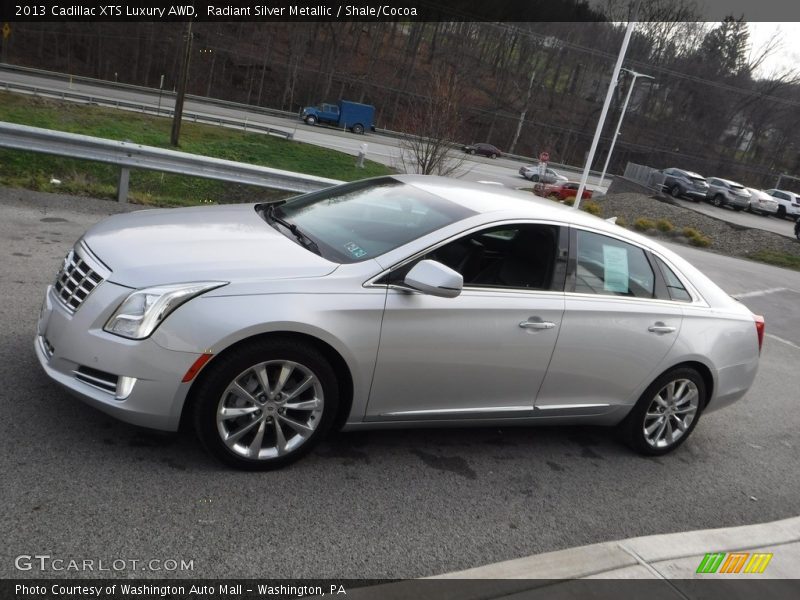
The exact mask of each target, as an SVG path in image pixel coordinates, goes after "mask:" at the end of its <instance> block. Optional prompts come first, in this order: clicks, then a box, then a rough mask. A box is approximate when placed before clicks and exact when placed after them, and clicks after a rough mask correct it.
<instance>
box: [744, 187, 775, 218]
mask: <svg viewBox="0 0 800 600" xmlns="http://www.w3.org/2000/svg"><path fill="white" fill-rule="evenodd" d="M746 189H747V191H748V192H750V202H749V203H748V205H747V210H749V211H750V212H752V213H758V214H760V215H764V216H769V215H776V214H777V213H778V206H780V205H779V204H778V201H777V200H776V199H775V198H773V197H772V196H770V195H769V194H768V193H766V192H763V191H761V190H757V189H755V188H746Z"/></svg>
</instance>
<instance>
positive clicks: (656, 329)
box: [647, 323, 677, 333]
mask: <svg viewBox="0 0 800 600" xmlns="http://www.w3.org/2000/svg"><path fill="white" fill-rule="evenodd" d="M676 329H677V328H676V327H670V326H669V325H664V324H663V323H656V324H655V325H650V327H648V328H647V331H650V332H652V333H674V332H675V331H676Z"/></svg>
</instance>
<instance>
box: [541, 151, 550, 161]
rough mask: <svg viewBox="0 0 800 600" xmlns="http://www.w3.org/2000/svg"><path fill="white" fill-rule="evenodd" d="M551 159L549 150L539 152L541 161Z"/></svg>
mask: <svg viewBox="0 0 800 600" xmlns="http://www.w3.org/2000/svg"><path fill="white" fill-rule="evenodd" d="M549 160H550V153H549V152H540V153H539V162H548V161H549Z"/></svg>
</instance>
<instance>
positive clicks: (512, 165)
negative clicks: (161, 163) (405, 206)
mask: <svg viewBox="0 0 800 600" xmlns="http://www.w3.org/2000/svg"><path fill="white" fill-rule="evenodd" d="M6 83H8V84H18V85H24V86H32V87H35V88H37V90H39V93H42V94H47V95H50V96H52V97H55V98H61V97H62V94H64V93H72V94H84V95H86V96H91V97H93V98H97V99H102V100H104V101H106V102H108V103H111V104H113V103H114V102H126V103H134V104H138V105H140V106H146V107H148V109H150V110H152V109H158V107H159V106H160V108H161V109H162V110H164V111H165V113H166V111H167V110H172V109H173V107H174V104H175V98H174V95H172V94H170V93H166V94H162V95H161V99H160V101H159V93H158V90H148V89H145V88H138V87H133V86H129V87H119V86H115V85H114V84H113V83H112V82H102V81H96V82H87V81H84V80H74V81H70V80H69V79H67V78H64V77H48V76H44V75H40V74H34V73H27V72H20V71H14V70H5V69H0V89H2V86H3V85H4V84H6ZM9 90H10V91H15V90H14V88H13V85H12V86H11V87H10V88H9ZM67 99H69V98H67ZM184 112H185V113H192V114H194V113H197V114H198V115H203V116H206V117H212V118H213V117H216V118H224V119H237V120H240V121H242V122H244V121H246V122H247V123H248V124H252V125H265V126H270V127H275V128H279V129H283V130H285V131H291V132H292V133H293V134H294V139H295V140H297V141H300V142H304V143H307V144H313V145H316V146H322V147H325V148H330V149H332V150H338V151H340V152H345V153H347V154H352V155H353V156H356V155H358V153H359V151H360V149H361V145H362V144H364V143H366V144H367V145H368V148H367V157H368V158H369V159H370V160H374V161H376V162H379V163H382V164H385V165H387V166H390V167H392V168H395V169H399V170H402V169H401V161H400V153H401V148H400V140H399V139H398V138H397V137H392V136H386V135H379V134H374V133H370V134H367V135H365V136H359V135H354V134H352V133H349V132H343V131H338V130H336V129H333V128H328V127H313V126H309V125H306V124H305V123H303V122H301V121H300V120H299V119H298V118H296V117H288V116H279V115H269V114H264V113H263V112H260V111H259V110H258V109H257V107H250V108H248V107H244V106H237V107H231V106H222V105H219V104H215V103H214V102H213V101H211V100H209V101H206V100H203V99H194V98H190V99H187V100H186V102H185V103H184ZM165 118H166V117H165ZM454 157H455V160H456V161H457V160H460V159H462V158H463V159H464V160H463V163H462V164H461V167H460V168H459V173H458V176H460V177H463V178H465V179H467V180H470V181H479V180H490V181H496V182H498V183H502V184H503V185H507V186H510V187H517V186H519V185H520V183H522V184H524V183H525V180H524V179H522V178H521V177H520V176H519V175H518V173H517V171H518V170H519V167H520V166H521V165H522V164H524V163H521V162H519V161H516V160H511V159H506V158H500V159H495V160H491V159H489V158H484V157H480V156H466V155H462V154H461V153H460V152H458V151H456V152H455V153H454ZM557 170H558V171H559V172H561V173H563V174H564V175H565V176H567V177H569V178H570V179H573V180H577V179H580V176H581V172H580V171H579V170H578V169H572V168H561V167H559V168H558V169H557ZM598 183H599V180H598V178H597V177H594V176H592V177H590V179H589V184H590V187H591V188H592V189H604V188H599V187H598V185H597V184H598Z"/></svg>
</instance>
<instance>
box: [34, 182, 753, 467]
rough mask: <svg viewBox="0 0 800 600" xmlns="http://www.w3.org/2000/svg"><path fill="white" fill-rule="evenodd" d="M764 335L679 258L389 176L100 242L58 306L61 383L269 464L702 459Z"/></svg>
mask: <svg viewBox="0 0 800 600" xmlns="http://www.w3.org/2000/svg"><path fill="white" fill-rule="evenodd" d="M763 332H764V323H763V319H762V318H761V317H758V316H754V315H753V314H752V313H751V312H750V311H749V310H747V308H745V307H744V306H743V305H741V304H740V303H739V302H737V301H735V300H734V299H732V298H731V297H729V296H728V295H727V294H726V293H725V292H723V291H722V290H721V289H720V288H718V287H717V286H716V285H715V284H714V283H712V282H711V281H710V280H709V279H708V278H707V277H706V276H704V275H703V274H702V273H700V272H699V271H698V270H697V269H695V268H694V267H693V266H692V265H691V264H689V263H688V262H686V261H685V260H683V259H681V258H680V257H679V256H677V255H676V254H674V253H673V252H671V251H670V250H668V249H666V248H664V247H662V246H661V245H659V244H657V243H656V242H654V241H652V240H650V239H648V238H645V237H642V236H639V235H637V234H634V233H631V232H628V231H626V230H625V229H623V228H621V227H618V226H616V225H613V224H611V223H608V222H605V221H603V220H601V219H598V218H596V217H593V216H590V215H587V214H584V213H582V212H579V211H574V210H571V209H568V208H564V207H561V206H559V205H557V204H555V203H553V202H550V201H546V200H537V199H536V198H535V197H533V196H532V195H530V194H525V193H522V192H514V191H510V190H506V189H503V188H500V187H498V186H486V185H481V184H469V183H465V182H462V181H457V180H452V179H444V178H436V177H422V176H396V177H384V178H378V179H371V180H365V181H360V182H356V183H350V184H345V185H341V186H337V187H333V188H330V189H326V190H324V191H321V192H315V193H311V194H306V195H303V196H299V197H296V198H294V199H292V200H290V201H288V202H285V203H283V204H269V205H267V204H249V205H227V206H217V207H200V208H185V209H173V210H145V211H140V212H135V213H129V214H124V215H116V216H113V217H111V218H108V219H106V220H105V221H102V222H101V223H99V224H97V225H95V226H94V227H92V228H91V229H90V230H89V231H88V232H87V233H86V234H85V235H84V236H83V237H82V238H81V239H80V240H79V241H78V242H77V243H76V244H75V246H74V249H73V250H72V251H71V252H70V253H69V254H68V256H67V257H66V259H65V260H64V264H63V266H62V267H61V270H60V272H59V273H58V275H57V277H56V280H55V282H54V284H53V285H51V286H49V287H48V289H47V292H46V294H45V299H44V304H43V306H42V311H41V316H40V318H39V322H38V332H37V335H36V342H35V348H36V353H37V356H38V358H39V361H40V363H41V365H42V367H43V368H44V370H45V372H46V373H47V374H48V375H49V376H50V377H51V378H52V379H54V380H55V381H56V382H58V383H59V384H61V385H63V386H64V387H66V388H67V389H68V390H69V391H70V392H72V393H74V394H75V395H77V396H78V397H80V398H81V399H83V400H84V401H86V402H88V403H89V404H91V405H93V406H95V407H97V408H99V409H100V410H103V411H105V412H107V413H109V414H111V415H113V416H115V417H118V418H120V419H122V420H124V421H127V422H129V423H134V424H136V425H141V426H145V427H150V428H155V429H162V430H176V429H177V428H178V426H179V424H180V423H181V422H182V420H185V421H187V422H191V423H193V424H194V427H195V428H196V431H197V434H198V436H199V438H200V440H201V441H202V443H203V445H204V446H205V447H206V448H207V449H208V450H209V451H210V452H211V453H212V454H213V455H215V456H216V457H218V458H219V459H221V460H222V461H224V462H226V463H228V464H230V465H233V466H235V467H240V468H246V469H269V468H275V467H278V466H282V465H285V464H287V463H289V462H291V461H293V460H295V459H297V458H299V457H300V456H302V455H303V454H304V453H306V452H308V450H309V449H310V448H311V447H312V445H313V444H314V443H315V442H317V441H318V440H319V438H320V437H321V436H322V435H323V434H325V432H326V431H328V430H329V429H331V428H332V427H336V428H343V429H346V430H355V429H367V428H388V427H419V426H449V425H494V426H503V425H512V424H520V425H537V424H574V423H591V424H603V425H616V426H618V427H619V429H620V431H621V432H622V433H623V434H624V437H625V438H626V439H627V441H628V443H629V444H630V445H631V446H632V447H633V448H634V449H636V450H638V451H639V452H642V453H645V454H650V455H658V454H664V453H666V452H669V451H670V450H673V449H674V448H676V447H677V446H678V445H680V444H681V443H683V442H684V441H685V440H686V438H687V437H688V436H689V434H690V433H691V432H692V430H693V429H694V427H695V426H696V425H697V422H698V419H699V418H700V416H701V414H702V413H703V412H705V411H709V410H714V409H718V408H721V407H723V406H726V405H728V404H730V403H732V402H734V401H735V400H737V399H739V398H741V397H742V396H743V395H744V394H745V393H746V392H747V390H748V388H749V387H750V385H751V384H752V382H753V379H754V377H755V374H756V370H757V368H758V361H759V354H760V349H761V343H762V339H763Z"/></svg>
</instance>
